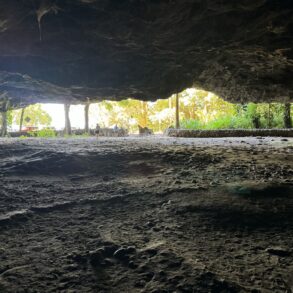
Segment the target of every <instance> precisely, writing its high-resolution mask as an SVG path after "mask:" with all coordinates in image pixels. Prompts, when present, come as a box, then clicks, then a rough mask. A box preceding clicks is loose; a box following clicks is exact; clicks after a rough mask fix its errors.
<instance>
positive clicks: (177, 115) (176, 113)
mask: <svg viewBox="0 0 293 293" xmlns="http://www.w3.org/2000/svg"><path fill="white" fill-rule="evenodd" d="M175 117H176V124H175V128H176V129H179V128H180V123H179V95H178V93H177V94H176V105H175Z"/></svg>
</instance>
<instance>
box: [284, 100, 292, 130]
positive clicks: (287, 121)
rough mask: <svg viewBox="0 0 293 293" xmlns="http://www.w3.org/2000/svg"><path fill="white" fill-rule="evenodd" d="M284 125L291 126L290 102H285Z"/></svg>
mask: <svg viewBox="0 0 293 293" xmlns="http://www.w3.org/2000/svg"><path fill="white" fill-rule="evenodd" d="M284 126H285V128H292V120H291V104H290V103H286V104H285V109H284Z"/></svg>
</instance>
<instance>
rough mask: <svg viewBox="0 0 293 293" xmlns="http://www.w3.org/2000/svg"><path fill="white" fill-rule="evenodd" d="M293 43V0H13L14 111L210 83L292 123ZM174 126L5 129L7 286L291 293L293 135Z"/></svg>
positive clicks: (1, 43) (0, 49) (0, 171)
mask: <svg viewBox="0 0 293 293" xmlns="http://www.w3.org/2000/svg"><path fill="white" fill-rule="evenodd" d="M292 48H293V2H292V0H282V1H280V0H239V1H232V0H124V1H123V0H120V1H119V0H9V1H7V0H6V1H5V0H0V112H1V113H2V120H1V121H2V124H3V121H6V116H7V110H8V108H9V109H22V108H23V107H27V106H29V105H33V104H36V103H60V104H64V105H65V108H66V109H69V107H70V106H69V105H79V104H83V105H88V103H95V102H100V101H104V100H110V101H121V100H124V99H126V98H135V99H138V100H140V101H156V100H158V99H167V98H169V97H170V96H171V95H176V94H178V93H179V92H181V91H182V90H184V89H187V88H190V87H196V88H198V89H202V90H206V91H210V92H213V93H215V94H217V95H218V96H220V97H221V98H223V99H224V100H225V101H229V102H232V103H239V104H245V103H248V102H255V103H261V102H267V103H271V102H279V103H283V104H285V105H287V106H286V109H287V110H286V111H287V118H286V119H287V123H288V124H290V121H289V122H288V117H289V120H290V103H291V102H292V101H293V83H292V80H293V49H292ZM288 105H289V106H288ZM68 111H69V110H68ZM87 111H88V110H87ZM3 117H4V118H5V119H4V118H3ZM68 117H69V114H68V112H67V118H66V121H67V122H66V123H67V127H69V126H68V125H69V124H70V121H69V118H68ZM2 126H3V125H2ZM4 128H5V127H2V130H1V131H2V134H3V136H5V135H6V134H7V133H6V131H5V133H3V129H4ZM87 128H89V126H88V125H87ZM172 131H173V133H174V132H175V133H176V132H179V135H171V136H163V135H160V136H156V135H150V136H142V137H140V136H129V137H95V136H91V137H84V138H79V139H75V138H72V137H61V138H54V139H40V138H28V139H22V138H8V137H4V138H0V178H1V189H0V292H1V293H2V292H3V293H6V292H7V293H18V292H19V293H20V292H64V293H65V292H72V293H73V292H114V293H115V292H117V293H118V292H125V293H126V292H127V293H128V292H131V293H132V292H145V293H147V292H152V293H160V292H162V293H163V292H180V293H184V292H214V293H217V292H219V293H221V292H231V293H232V292H284V293H285V292H287V293H289V292H293V266H292V263H293V250H292V247H293V233H292V232H293V180H292V178H293V163H292V162H293V154H292V150H293V138H292V137H293V135H292V130H286V131H279V132H278V135H276V132H269V131H266V132H265V131H264V132H249V134H248V132H241V133H242V134H241V135H239V132H238V135H236V134H235V132H234V135H233V133H232V134H230V132H224V134H223V132H222V134H221V135H219V134H216V133H213V132H208V133H209V134H204V137H203V132H199V133H194V132H192V134H188V135H187V136H188V137H186V135H181V134H182V133H186V132H180V130H176V129H175V130H172ZM172 131H171V132H172ZM180 133H181V134H180ZM177 136H179V137H177ZM182 136H185V137H182Z"/></svg>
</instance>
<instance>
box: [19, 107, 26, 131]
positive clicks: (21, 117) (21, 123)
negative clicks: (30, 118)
mask: <svg viewBox="0 0 293 293" xmlns="http://www.w3.org/2000/svg"><path fill="white" fill-rule="evenodd" d="M24 111H25V108H22V109H21V113H20V121H19V132H21V130H22V125H23V116H24Z"/></svg>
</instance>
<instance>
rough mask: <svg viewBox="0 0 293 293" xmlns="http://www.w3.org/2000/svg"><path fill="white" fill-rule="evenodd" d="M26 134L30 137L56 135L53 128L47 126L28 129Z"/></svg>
mask: <svg viewBox="0 0 293 293" xmlns="http://www.w3.org/2000/svg"><path fill="white" fill-rule="evenodd" d="M28 134H29V135H30V136H32V137H43V138H49V137H56V132H55V130H53V129H49V128H44V129H41V130H36V131H29V132H28Z"/></svg>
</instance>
